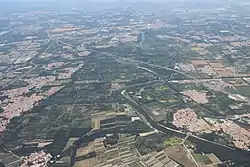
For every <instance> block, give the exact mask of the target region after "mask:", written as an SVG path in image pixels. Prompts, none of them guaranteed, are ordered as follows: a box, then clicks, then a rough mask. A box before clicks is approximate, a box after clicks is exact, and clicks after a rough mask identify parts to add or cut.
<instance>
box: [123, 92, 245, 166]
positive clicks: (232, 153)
mask: <svg viewBox="0 0 250 167" xmlns="http://www.w3.org/2000/svg"><path fill="white" fill-rule="evenodd" d="M122 96H123V97H124V99H125V101H126V102H127V103H128V104H129V105H131V106H132V107H133V108H134V109H135V110H136V111H137V112H138V115H139V114H140V115H143V116H144V118H145V119H146V123H147V124H150V126H151V127H153V129H156V130H158V131H160V132H164V133H166V134H172V135H175V136H178V137H181V138H185V137H186V136H187V135H188V137H187V138H186V139H187V140H188V141H190V142H192V143H194V144H196V146H197V148H198V150H200V151H202V152H204V153H215V154H216V155H217V156H218V157H219V158H220V159H221V160H222V161H228V160H232V161H234V162H238V163H245V162H249V161H250V159H249V157H250V153H249V152H247V151H243V150H239V149H235V148H232V147H228V146H226V145H222V144H219V143H215V142H212V141H209V140H206V139H203V138H201V137H198V136H195V135H192V134H187V133H184V132H182V131H178V130H175V129H172V128H169V127H166V126H164V125H162V124H160V123H157V122H155V121H154V119H153V118H152V117H151V116H150V114H149V111H147V109H145V108H144V107H143V105H141V104H138V103H137V102H136V101H135V100H134V99H133V98H132V97H130V96H129V95H128V94H127V93H126V90H122ZM131 99H132V100H131Z"/></svg>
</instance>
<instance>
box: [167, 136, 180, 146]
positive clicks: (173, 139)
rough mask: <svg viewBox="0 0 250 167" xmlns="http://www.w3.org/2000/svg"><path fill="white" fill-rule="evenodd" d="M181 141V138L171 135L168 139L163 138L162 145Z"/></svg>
mask: <svg viewBox="0 0 250 167" xmlns="http://www.w3.org/2000/svg"><path fill="white" fill-rule="evenodd" d="M181 142H182V139H181V138H177V137H171V138H169V139H168V140H165V141H164V142H163V143H164V145H170V146H172V145H175V144H180V143H181Z"/></svg>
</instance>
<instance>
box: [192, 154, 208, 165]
mask: <svg viewBox="0 0 250 167" xmlns="http://www.w3.org/2000/svg"><path fill="white" fill-rule="evenodd" d="M194 158H195V159H196V161H197V162H198V163H200V164H202V165H208V164H211V163H213V162H212V161H211V160H210V159H209V157H208V156H207V155H201V154H197V155H194Z"/></svg>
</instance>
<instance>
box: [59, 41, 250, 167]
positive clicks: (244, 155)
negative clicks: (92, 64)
mask: <svg viewBox="0 0 250 167" xmlns="http://www.w3.org/2000/svg"><path fill="white" fill-rule="evenodd" d="M58 42H60V43H63V44H65V45H66V43H64V42H61V41H58ZM67 45H68V46H71V47H72V45H69V44H67ZM87 51H91V52H95V53H99V54H103V55H106V56H109V57H112V58H114V59H115V60H118V61H119V62H123V63H129V62H130V63H131V62H132V63H135V65H136V66H137V68H140V67H141V66H140V65H139V64H144V65H148V66H151V67H155V68H159V69H164V70H168V71H172V72H175V73H178V74H182V75H184V76H186V77H188V78H191V79H193V80H195V81H197V79H196V78H195V77H193V76H190V75H188V74H186V73H184V72H181V71H178V70H175V69H172V68H168V67H163V66H160V65H156V64H151V63H147V62H143V61H138V60H133V59H131V58H122V57H119V56H116V55H113V54H110V53H106V52H101V51H97V50H93V49H87ZM143 68H144V67H143ZM145 70H147V71H148V69H145ZM153 73H154V72H153ZM154 82H155V81H154ZM198 82H199V81H197V83H198ZM143 84H144V83H142V84H137V85H131V86H129V88H132V87H135V86H142V85H143ZM126 89H128V88H125V89H123V90H121V95H122V96H123V98H124V99H125V101H127V103H128V104H130V105H131V106H132V107H133V108H134V109H135V110H136V111H137V112H138V115H139V116H143V117H144V118H143V120H144V122H145V123H146V124H148V125H149V126H150V127H153V128H154V129H156V130H158V131H160V132H164V133H167V134H173V135H175V136H179V137H182V138H185V137H186V136H187V134H186V133H184V132H182V131H178V130H175V129H172V128H169V127H166V126H164V125H162V124H159V123H157V122H155V121H154V119H153V118H152V117H151V116H150V114H149V113H150V111H148V110H147V109H146V108H145V107H143V105H142V104H139V103H138V102H136V99H133V98H132V97H130V96H129V95H128V94H127V93H126ZM187 140H188V141H190V142H192V143H195V144H196V146H197V149H198V150H200V151H202V152H205V153H215V154H216V155H217V156H218V157H219V158H220V159H221V160H223V161H227V160H232V161H234V162H239V163H245V162H249V161H250V160H249V157H250V153H249V152H247V151H243V150H239V149H235V148H232V147H228V146H226V145H222V144H219V143H215V142H212V141H209V140H206V139H203V138H200V137H198V136H195V135H189V136H188V137H187Z"/></svg>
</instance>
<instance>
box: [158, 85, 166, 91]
mask: <svg viewBox="0 0 250 167" xmlns="http://www.w3.org/2000/svg"><path fill="white" fill-rule="evenodd" d="M168 89H169V87H168V86H167V85H162V86H158V87H156V88H155V90H156V91H164V90H168Z"/></svg>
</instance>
